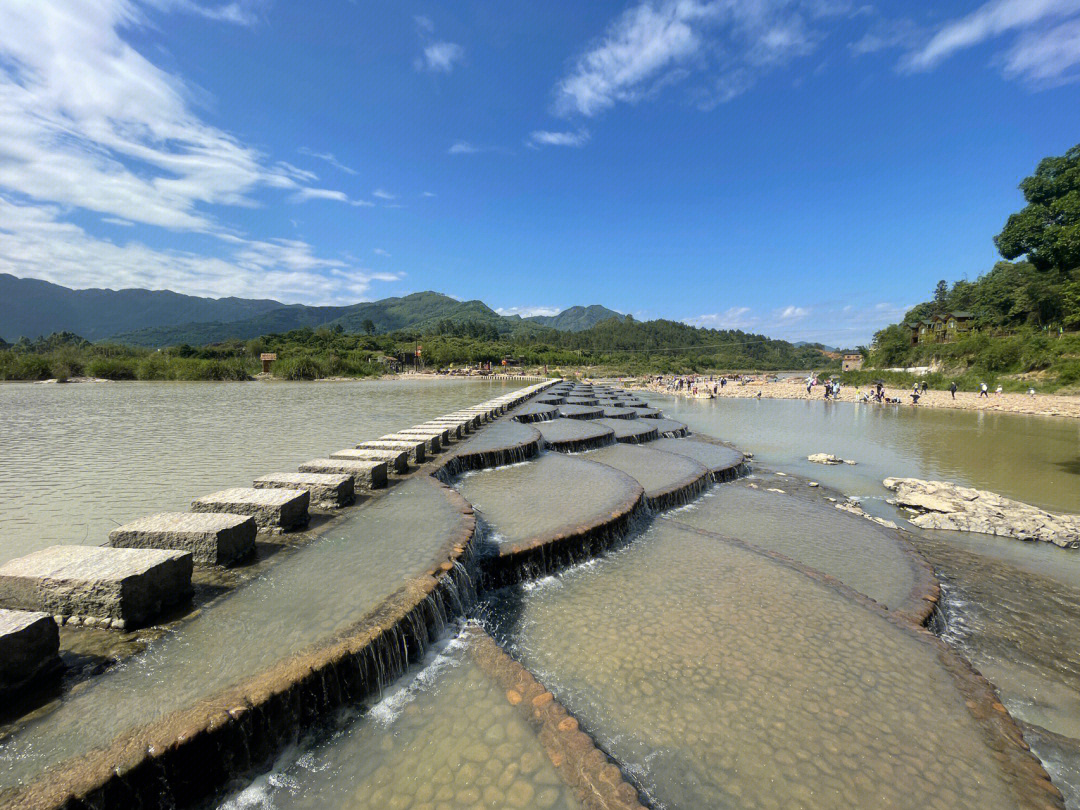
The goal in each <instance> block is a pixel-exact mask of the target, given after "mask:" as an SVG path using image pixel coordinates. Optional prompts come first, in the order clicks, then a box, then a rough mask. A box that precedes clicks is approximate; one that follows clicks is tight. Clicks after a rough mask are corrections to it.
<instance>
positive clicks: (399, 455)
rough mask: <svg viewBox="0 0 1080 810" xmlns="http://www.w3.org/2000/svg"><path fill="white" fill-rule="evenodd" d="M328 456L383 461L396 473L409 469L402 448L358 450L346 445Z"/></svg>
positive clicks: (405, 454)
mask: <svg viewBox="0 0 1080 810" xmlns="http://www.w3.org/2000/svg"><path fill="white" fill-rule="evenodd" d="M330 458H336V459H341V460H342V461H384V462H386V464H387V466H388V467H389V468H390V469H391V470H393V471H394V472H396V473H402V474H403V473H406V472H408V471H409V454H408V453H407V452H405V451H404V450H375V449H374V448H365V449H363V450H358V449H356V448H355V447H347V448H345V449H344V450H338V451H336V452H334V453H331V454H330Z"/></svg>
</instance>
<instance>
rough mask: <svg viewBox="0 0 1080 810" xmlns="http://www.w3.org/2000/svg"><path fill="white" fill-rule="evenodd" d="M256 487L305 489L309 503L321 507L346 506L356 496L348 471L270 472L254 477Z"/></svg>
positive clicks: (253, 483) (253, 484)
mask: <svg viewBox="0 0 1080 810" xmlns="http://www.w3.org/2000/svg"><path fill="white" fill-rule="evenodd" d="M251 485H252V486H253V487H255V488H256V489H277V488H284V489H306V490H307V491H308V494H309V495H310V496H311V503H312V504H313V505H315V506H321V507H322V508H323V509H337V508H338V507H341V506H348V505H349V504H350V503H352V502H353V500H354V499H355V497H356V489H355V487H354V486H353V477H352V476H351V475H349V474H348V473H311V472H295V473H272V474H271V475H264V476H263V477H262V478H256V479H255V480H254V481H253V482H252V484H251Z"/></svg>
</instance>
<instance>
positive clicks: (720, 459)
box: [649, 439, 742, 472]
mask: <svg viewBox="0 0 1080 810" xmlns="http://www.w3.org/2000/svg"><path fill="white" fill-rule="evenodd" d="M649 447H652V448H654V449H656V450H663V451H664V452H666V453H678V454H679V455H683V456H689V457H690V458H692V459H694V460H695V461H699V462H701V463H702V464H704V465H705V466H706V467H708V468H709V470H711V471H713V472H717V471H719V470H727V469H730V468H732V467H734V466H735V465H737V464H738V463H739V462H741V461H742V453H740V452H739V451H738V450H733V449H732V448H730V447H724V446H723V445H722V444H709V443H708V442H698V441H694V440H693V439H657V440H656V441H655V442H652V443H650V444H649Z"/></svg>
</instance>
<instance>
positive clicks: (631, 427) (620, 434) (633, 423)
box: [595, 419, 658, 440]
mask: <svg viewBox="0 0 1080 810" xmlns="http://www.w3.org/2000/svg"><path fill="white" fill-rule="evenodd" d="M595 422H596V423H597V424H599V425H603V426H604V427H606V428H610V429H611V430H613V431H614V432H615V439H616V440H619V439H625V438H627V437H630V436H633V437H638V436H646V435H648V434H650V433H653V432H654V431H655V430H656V420H655V419H596V420H595ZM657 435H658V434H657Z"/></svg>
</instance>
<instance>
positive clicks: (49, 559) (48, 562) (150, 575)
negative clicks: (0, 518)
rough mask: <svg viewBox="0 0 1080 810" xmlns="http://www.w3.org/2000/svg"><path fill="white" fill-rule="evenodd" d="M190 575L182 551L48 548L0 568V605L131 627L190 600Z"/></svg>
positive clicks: (188, 561)
mask: <svg viewBox="0 0 1080 810" xmlns="http://www.w3.org/2000/svg"><path fill="white" fill-rule="evenodd" d="M191 571H192V559H191V554H189V553H188V552H186V551H168V550H164V549H150V548H109V547H108V546H50V547H49V548H46V549H42V550H41V551H35V552H34V553H33V554H28V555H27V556H25V557H20V558H18V559H17V560H9V561H8V562H6V563H4V564H3V565H2V566H0V607H3V608H14V609H16V610H40V611H44V612H45V613H50V614H53V615H62V616H77V617H84V618H85V617H89V618H90V619H92V620H94V621H95V622H97V623H101V622H102V621H103V620H111V621H112V623H113V624H114V625H118V626H119V624H121V623H122V624H123V626H125V627H131V626H136V625H140V624H145V623H146V622H148V621H150V620H151V619H153V618H154V617H155V616H157V615H158V614H159V613H161V611H162V610H163V609H164V608H166V607H168V606H170V605H173V604H175V603H177V602H180V601H182V600H184V599H188V598H190V596H191ZM117 620H119V621H117Z"/></svg>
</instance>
